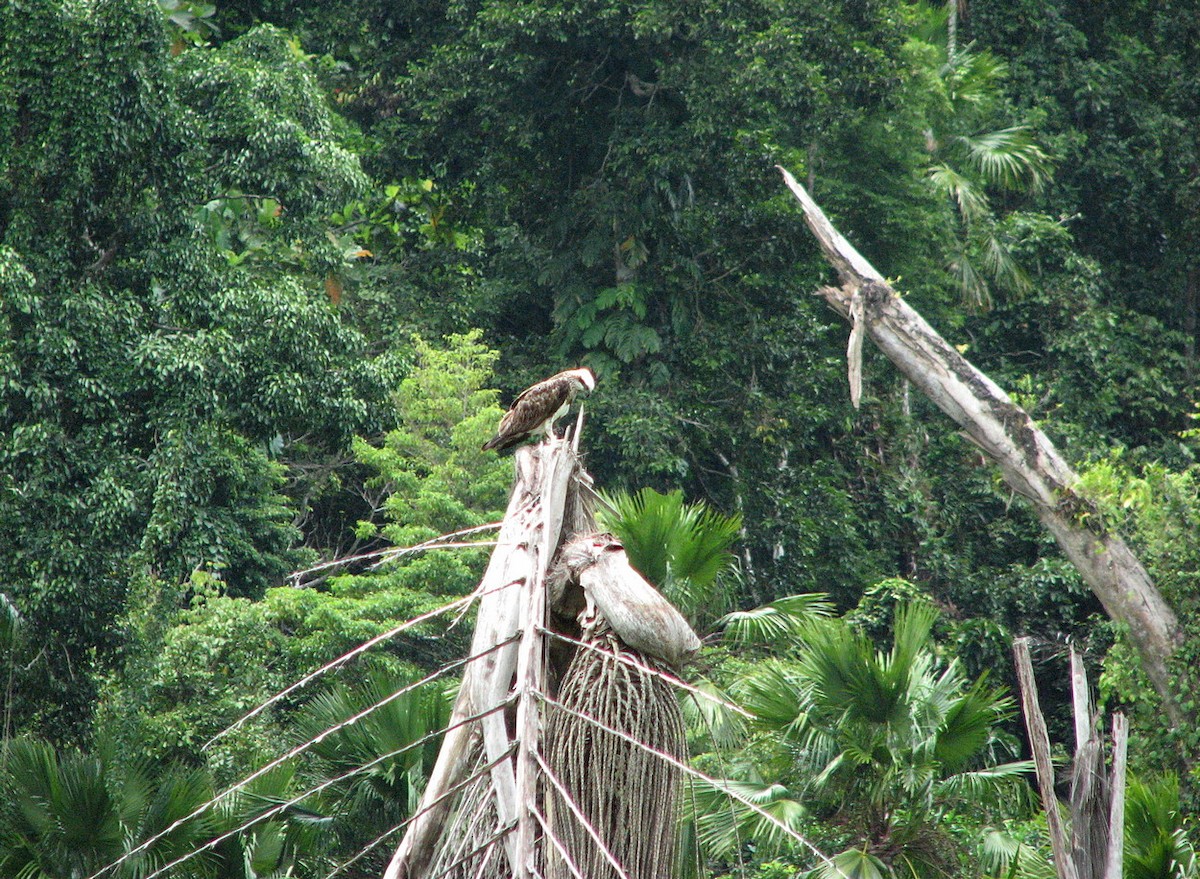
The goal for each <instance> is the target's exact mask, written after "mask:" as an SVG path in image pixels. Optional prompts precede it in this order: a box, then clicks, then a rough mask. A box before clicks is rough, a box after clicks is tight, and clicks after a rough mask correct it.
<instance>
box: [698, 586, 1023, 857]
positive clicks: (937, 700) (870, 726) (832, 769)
mask: <svg viewBox="0 0 1200 879" xmlns="http://www.w3.org/2000/svg"><path fill="white" fill-rule="evenodd" d="M936 617H937V612H936V611H935V610H934V609H933V608H931V607H930V606H929V605H927V604H923V603H915V604H910V605H906V606H902V607H901V608H899V609H898V611H897V615H896V621H895V625H894V634H893V639H892V644H891V648H890V650H888V651H887V652H883V651H879V650H877V649H876V648H875V646H874V645H873V644H872V643H871V641H870V640H869V638H868V637H867V636H866V635H865V634H864V633H863V632H861V631H860V630H858V629H856V628H854V627H853V626H852V625H851V624H849V623H848V622H846V621H845V620H843V619H840V618H836V617H827V616H820V615H811V614H810V615H808V616H807V617H806V618H805V619H804V620H803V621H801V622H800V623H799V624H798V626H797V630H798V635H797V639H796V641H795V643H794V650H793V651H789V655H786V656H784V657H782V658H777V659H771V660H766V661H762V662H758V663H756V664H755V665H754V666H752V667H751V669H750V670H749V672H748V673H747V674H746V675H745V676H744V677H743V678H742V679H741V680H739V681H738V682H737V683H736V684H735V685H734V686H733V687H732V688H731V692H732V694H733V696H734V697H735V698H736V699H737V700H738V701H739V702H740V703H741V704H742V705H743V706H744V707H745V708H747V709H748V710H749V711H750V712H751V713H752V714H753V715H754V716H755V720H754V721H753V723H752V727H753V728H754V729H755V730H757V732H758V734H759V740H758V743H757V745H756V747H755V751H756V752H757V753H758V755H759V758H758V760H757V761H756V765H755V766H754V767H742V769H741V772H740V773H739V775H740V778H741V781H742V784H743V785H752V786H755V790H756V793H755V794H754V796H756V797H758V798H759V799H760V800H761V801H762V802H767V803H770V805H771V810H773V811H774V812H776V813H778V814H779V815H782V816H784V817H786V818H787V819H788V820H789V821H790V822H791V823H792V824H793V826H796V827H801V826H803V825H804V824H805V823H806V822H808V821H811V820H812V819H814V818H815V819H817V820H819V821H821V822H823V823H824V824H825V825H826V826H828V827H834V828H837V829H838V832H839V834H840V835H842V836H843V837H844V838H848V839H849V840H850V841H851V846H850V847H849V848H848V849H846V850H845V851H844V852H842V853H841V854H840V855H838V856H837V857H836V858H834V859H833V861H834V865H835V866H836V869H840V870H842V871H844V872H847V873H848V874H850V875H862V876H864V877H867V876H872V875H874V874H875V873H880V874H889V873H890V874H892V875H897V874H911V875H913V876H917V875H925V874H927V873H930V872H948V871H950V870H951V869H955V863H954V862H955V859H956V858H957V856H958V852H957V850H956V846H955V845H954V844H953V843H952V841H951V839H950V837H949V836H948V835H947V834H946V833H944V832H943V831H941V830H940V829H939V824H940V822H941V821H942V819H943V818H944V816H945V815H946V814H947V813H948V812H949V811H950V810H952V809H956V808H957V809H966V810H969V812H971V813H974V814H976V815H980V814H981V813H982V812H984V810H985V809H986V808H987V807H988V805H990V804H995V805H1000V804H1002V803H1004V802H1005V800H1006V798H1011V799H1012V800H1020V799H1023V798H1024V797H1025V796H1026V794H1027V789H1026V785H1025V782H1024V776H1025V774H1026V773H1027V772H1028V771H1029V770H1030V768H1031V764H1030V763H1029V762H1028V761H1017V762H1007V763H998V762H997V758H998V757H999V756H1000V754H1001V753H1002V752H1003V751H1004V750H1005V748H1004V744H1003V742H1002V740H1001V736H1000V735H999V733H998V730H997V726H998V724H999V723H1000V722H1001V721H1003V720H1004V719H1005V718H1007V717H1008V716H1009V715H1010V714H1011V712H1012V709H1013V705H1012V702H1011V700H1010V699H1009V698H1008V697H1006V696H1005V695H1004V694H1003V692H1001V691H1000V690H998V689H996V688H993V687H991V686H990V685H989V684H988V683H987V682H986V680H984V679H980V680H977V681H973V682H972V681H969V680H968V679H967V677H966V675H965V674H964V672H963V670H962V667H961V665H960V664H959V663H958V661H957V660H954V661H951V662H949V663H944V662H942V661H941V660H940V659H939V657H938V655H937V651H936V648H935V645H934V643H933V640H932V636H931V631H932V627H933V623H934V621H935V620H936ZM789 646H790V645H789ZM776 649H778V644H777V648H776ZM748 769H750V771H747V770H748ZM785 785H786V787H785ZM801 803H803V804H804V808H801V806H800V804H801ZM698 825H699V826H698V834H699V836H700V837H701V839H702V841H704V842H707V843H708V844H709V846H710V849H709V850H710V852H712V853H713V854H717V855H725V856H728V855H729V854H731V853H732V849H731V846H732V845H733V844H734V843H735V842H736V841H737V840H739V839H742V840H746V839H755V838H758V837H759V836H760V835H761V834H763V833H764V832H765V831H767V830H768V829H769V825H768V824H767V822H766V821H765V819H763V818H762V816H761V815H759V814H758V813H755V812H752V811H750V810H748V809H747V808H746V807H744V806H742V805H740V804H738V803H737V802H736V801H729V802H727V803H725V804H724V805H723V806H721V807H720V808H719V809H710V810H709V811H708V812H707V813H706V814H704V815H702V817H701V818H700V820H699V822H698ZM735 830H736V832H734V831H735ZM766 838H767V839H768V840H769V836H768V837H766ZM825 869H827V870H829V869H834V868H833V867H830V866H829V865H826V867H825ZM835 872H836V870H835Z"/></svg>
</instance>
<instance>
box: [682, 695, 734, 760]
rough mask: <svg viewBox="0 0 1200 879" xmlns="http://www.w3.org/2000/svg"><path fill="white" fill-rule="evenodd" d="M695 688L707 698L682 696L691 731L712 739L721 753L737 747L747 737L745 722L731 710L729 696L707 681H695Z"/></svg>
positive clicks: (686, 718)
mask: <svg viewBox="0 0 1200 879" xmlns="http://www.w3.org/2000/svg"><path fill="white" fill-rule="evenodd" d="M692 686H694V687H695V688H696V689H697V690H699V691H700V692H701V693H707V694H708V695H710V696H712V697H713V698H711V699H706V698H704V696H701V695H698V694H693V693H683V694H681V695H680V699H681V700H682V709H683V716H684V720H685V721H686V722H687V725H688V727H689V728H690V729H693V730H698V731H700V732H701V733H703V734H705V735H706V736H708V738H709V740H710V741H711V742H712V746H713V747H714V748H716V749H717V750H725V749H728V748H732V747H735V746H736V745H738V744H739V743H741V742H742V741H743V740H744V739H745V737H746V721H745V718H744V717H743V716H742V715H741V714H739V713H738V712H737V711H735V710H733V709H732V708H730V707H729V705H731V704H733V703H732V702H731V697H730V695H729V694H728V693H726V692H725V691H724V690H722V689H721V688H720V687H719V686H717V684H715V683H714V682H713V681H711V680H709V679H707V678H701V679H700V680H698V681H695V682H694V683H693V684H692Z"/></svg>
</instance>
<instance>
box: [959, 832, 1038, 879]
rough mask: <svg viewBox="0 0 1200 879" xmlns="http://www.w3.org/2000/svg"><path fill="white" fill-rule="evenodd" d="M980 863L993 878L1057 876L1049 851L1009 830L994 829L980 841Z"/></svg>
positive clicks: (1022, 878)
mask: <svg viewBox="0 0 1200 879" xmlns="http://www.w3.org/2000/svg"><path fill="white" fill-rule="evenodd" d="M978 854H979V866H980V867H981V868H982V870H983V873H984V875H985V876H991V877H994V879H1055V877H1056V876H1057V873H1056V871H1055V869H1054V863H1053V862H1052V861H1051V859H1050V855H1049V853H1048V852H1046V851H1043V850H1042V849H1039V848H1037V847H1036V846H1031V845H1030V844H1029V843H1026V842H1021V841H1020V840H1019V839H1016V838H1015V837H1014V836H1012V835H1011V834H1010V833H1007V832H1005V831H1003V830H996V829H992V830H989V831H988V832H987V833H985V834H984V836H983V839H982V840H981V841H980V843H979V849H978Z"/></svg>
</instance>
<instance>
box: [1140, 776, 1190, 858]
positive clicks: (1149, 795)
mask: <svg viewBox="0 0 1200 879" xmlns="http://www.w3.org/2000/svg"><path fill="white" fill-rule="evenodd" d="M1124 867H1125V877H1126V879H1192V877H1195V876H1196V875H1197V874H1198V872H1200V866H1197V861H1196V847H1195V844H1194V843H1193V842H1192V840H1191V838H1190V835H1189V829H1188V826H1187V823H1186V821H1185V819H1184V816H1183V814H1182V810H1181V802H1180V791H1179V779H1178V778H1177V777H1176V776H1175V775H1173V774H1171V773H1166V774H1164V775H1162V776H1159V777H1156V778H1150V779H1139V778H1131V779H1130V780H1129V785H1128V787H1127V789H1126V794H1125V860H1124Z"/></svg>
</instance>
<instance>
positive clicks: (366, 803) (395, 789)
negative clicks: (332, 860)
mask: <svg viewBox="0 0 1200 879" xmlns="http://www.w3.org/2000/svg"><path fill="white" fill-rule="evenodd" d="M409 683H410V681H409V679H408V678H407V677H406V676H405V675H404V674H402V673H398V672H395V671H387V670H384V669H377V670H376V671H374V672H372V673H371V674H369V675H367V676H366V677H365V678H364V679H363V680H362V681H361V682H359V683H357V684H355V685H353V686H349V685H345V684H338V685H335V686H333V687H331V688H330V689H328V690H326V691H324V692H322V693H320V694H318V695H317V696H316V697H315V698H313V699H312V700H311V701H310V702H308V703H307V704H306V705H305V706H304V707H303V709H301V711H300V712H299V713H298V715H297V718H296V721H295V723H294V725H293V726H292V729H291V733H292V735H293V737H295V738H296V740H297V741H300V742H303V741H310V740H312V739H315V738H318V737H319V736H321V735H322V733H324V732H325V731H326V730H329V729H331V728H332V727H335V726H338V725H339V724H341V723H342V722H343V721H345V720H347V719H348V718H350V717H354V716H356V715H359V714H362V713H363V712H364V711H366V710H368V709H370V708H371V707H372V706H376V705H378V706H381V707H379V708H377V709H376V710H374V711H372V712H371V713H369V714H366V715H365V716H363V717H362V718H361V719H360V720H358V721H357V722H356V723H354V724H351V725H348V726H344V727H342V728H341V729H338V730H337V731H335V732H333V733H330V734H328V735H326V736H325V737H324V738H322V739H321V741H319V742H317V744H315V745H314V746H313V747H312V748H311V749H310V753H311V755H312V757H313V758H314V760H313V764H312V766H311V771H312V773H313V774H314V775H315V776H317V778H319V779H322V780H323V779H334V778H339V777H341V776H347V777H346V778H345V779H344V780H342V781H338V782H337V783H335V784H334V785H333V786H332V787H331V789H330V793H329V795H328V796H327V797H326V800H327V801H328V802H329V804H330V806H331V809H332V811H334V812H336V814H337V816H338V818H337V820H336V821H335V822H334V828H333V829H334V831H335V832H336V833H337V835H338V837H339V840H340V842H339V846H338V847H339V849H341V850H343V853H350V852H355V851H358V850H359V849H360V848H361V847H362V846H363V845H364V844H365V843H366V842H367V841H368V840H372V839H375V838H377V837H378V836H379V835H380V834H381V833H383V832H384V831H385V830H387V829H388V828H390V827H393V826H395V825H397V824H399V823H400V821H401V820H402V819H404V818H405V817H406V816H408V815H410V814H411V813H412V811H413V810H414V809H415V808H416V807H417V804H418V802H419V801H420V797H421V793H422V791H423V790H424V787H425V779H426V778H427V777H428V774H429V772H430V770H431V769H432V767H433V762H434V760H435V759H436V758H437V746H438V740H437V739H436V738H434V737H433V735H432V734H434V733H436V732H437V731H438V730H440V729H442V728H443V727H444V726H445V725H446V723H447V720H448V718H449V714H450V700H449V698H448V697H447V695H446V693H445V691H444V689H443V688H442V687H441V686H440V685H436V684H428V685H425V686H423V687H420V688H418V689H415V690H412V691H411V692H408V693H405V694H404V695H402V696H399V697H396V698H393V694H395V693H397V692H398V691H399V690H401V689H403V688H404V687H406V686H408V685H409ZM423 739H428V741H425V742H422V740H423ZM362 767H367V768H366V769H365V770H363V771H360V772H355V770H359V769H361V768H362ZM352 772H354V773H355V774H353V775H350V773H352ZM383 856H384V852H383V850H382V849H381V850H380V857H383ZM377 866H379V868H380V869H382V866H383V865H382V864H380V865H377Z"/></svg>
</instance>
